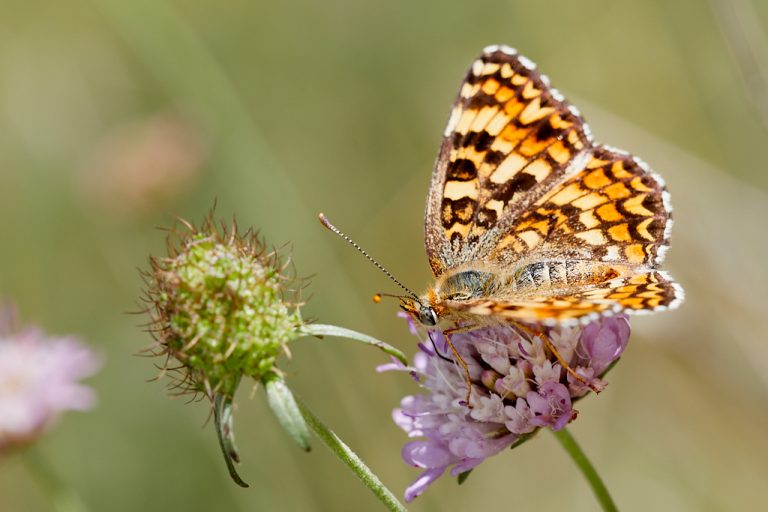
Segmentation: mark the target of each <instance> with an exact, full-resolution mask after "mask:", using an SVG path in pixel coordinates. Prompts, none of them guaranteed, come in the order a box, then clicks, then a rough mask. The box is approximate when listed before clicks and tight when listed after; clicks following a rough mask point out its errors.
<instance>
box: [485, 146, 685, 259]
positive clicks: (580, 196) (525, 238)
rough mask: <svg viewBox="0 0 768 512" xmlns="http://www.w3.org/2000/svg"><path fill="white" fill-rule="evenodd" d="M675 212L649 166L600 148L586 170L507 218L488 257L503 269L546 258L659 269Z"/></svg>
mask: <svg viewBox="0 0 768 512" xmlns="http://www.w3.org/2000/svg"><path fill="white" fill-rule="evenodd" d="M671 210H672V208H671V205H670V201H669V193H668V192H667V191H666V189H665V186H664V182H663V181H662V179H661V178H660V177H659V176H658V175H656V174H654V173H652V172H651V171H650V169H649V168H648V166H647V165H646V164H645V163H644V162H642V161H640V160H638V159H637V158H635V157H633V156H632V155H629V154H627V153H625V152H623V151H620V150H616V149H611V148H607V147H604V146H597V147H595V148H594V149H593V150H592V151H591V152H590V159H589V161H588V162H587V163H586V165H585V166H584V168H583V169H581V170H580V171H578V172H576V173H575V174H573V175H572V176H570V177H566V179H565V180H564V181H562V182H560V183H558V184H557V185H556V186H554V187H552V188H551V189H550V190H549V191H547V192H546V193H545V194H544V195H543V196H542V197H540V198H538V199H537V200H536V201H535V202H534V203H533V204H532V205H531V207H530V208H529V209H528V210H526V211H525V212H523V213H522V214H520V215H519V216H517V217H514V218H506V219H504V220H503V222H502V224H503V225H501V226H500V231H501V232H502V233H503V236H502V238H500V239H499V240H498V243H497V244H496V245H495V246H494V248H493V249H492V250H491V251H490V253H489V254H488V255H487V257H486V259H487V260H488V261H490V262H492V263H494V264H495V265H497V266H501V267H504V266H506V265H508V264H509V263H510V262H513V261H518V260H520V259H521V258H525V257H529V255H530V254H547V255H555V256H559V257H563V258H571V259H582V260H590V261H603V262H616V263H621V264H624V265H629V266H631V267H641V268H654V267H656V266H658V265H659V264H660V263H661V262H662V261H663V260H664V256H665V254H666V250H667V247H668V242H669V235H670V232H671V229H672V219H671Z"/></svg>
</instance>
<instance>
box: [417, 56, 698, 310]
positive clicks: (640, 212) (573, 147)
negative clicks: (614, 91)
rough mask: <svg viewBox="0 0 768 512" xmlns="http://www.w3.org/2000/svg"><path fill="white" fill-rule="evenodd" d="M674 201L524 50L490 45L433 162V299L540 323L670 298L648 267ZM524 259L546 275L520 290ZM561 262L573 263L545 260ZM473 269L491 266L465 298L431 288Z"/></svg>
mask: <svg viewBox="0 0 768 512" xmlns="http://www.w3.org/2000/svg"><path fill="white" fill-rule="evenodd" d="M670 214H671V206H670V204H669V194H668V193H667V191H666V190H665V188H664V183H663V181H662V180H661V178H660V177H659V176H657V175H655V174H654V173H652V172H651V171H650V170H649V169H648V166H647V165H646V164H644V163H643V162H642V161H640V160H638V159H636V158H634V157H632V156H631V155H629V154H627V153H626V152H623V151H621V150H616V149H613V148H609V147H606V146H601V145H595V144H593V142H592V139H591V135H590V132H589V128H588V127H587V125H586V123H585V122H584V121H583V120H582V118H581V116H580V115H579V113H578V111H577V110H576V109H575V108H574V107H573V106H570V105H569V104H568V103H567V102H566V100H565V99H564V98H563V96H562V95H561V94H560V93H559V92H558V91H556V90H555V89H553V88H551V87H550V86H549V80H548V79H547V78H546V77H545V76H544V75H541V74H540V73H538V72H537V71H536V70H535V65H534V64H533V63H532V62H531V61H529V60H528V59H526V58H525V57H523V56H520V55H518V54H517V52H515V51H514V50H512V49H510V48H507V47H498V46H494V47H488V48H486V49H485V51H484V52H483V54H482V56H481V57H480V58H479V59H477V60H476V61H475V62H474V63H473V64H472V66H471V68H470V70H469V72H468V73H467V76H466V78H465V79H464V82H463V83H462V85H461V89H460V91H459V95H458V97H457V99H456V101H455V103H454V105H453V108H452V110H451V115H450V118H449V121H448V125H447V127H446V130H445V133H444V138H443V142H442V146H441V148H440V153H439V155H438V158H437V162H436V164H435V169H434V171H433V174H432V185H431V188H430V192H429V197H428V200H427V211H426V219H425V231H426V246H427V253H428V256H429V262H430V265H431V267H432V270H433V273H434V274H435V276H436V277H437V278H438V286H437V287H436V289H435V292H434V293H433V295H432V296H433V297H436V299H433V302H435V301H436V302H435V305H438V304H437V303H439V306H440V310H441V311H444V312H446V314H447V315H448V316H451V315H454V316H455V317H456V318H458V317H461V318H465V316H466V315H467V314H471V315H486V316H490V315H492V316H496V317H499V318H505V319H509V320H518V321H527V322H543V323H557V322H560V323H571V322H573V321H577V320H580V321H582V322H584V321H588V320H589V319H592V318H595V317H596V316H598V315H601V314H612V313H615V312H618V311H627V312H647V311H654V310H660V309H665V308H672V307H675V306H677V304H679V303H680V301H681V300H682V296H683V295H682V293H683V292H682V289H681V288H680V286H679V285H678V284H676V283H675V282H674V281H673V280H672V279H671V278H670V277H669V276H668V275H667V274H666V273H664V272H661V271H656V270H654V268H656V267H657V266H658V265H659V264H660V263H661V262H662V261H663V259H664V253H665V251H666V249H667V244H668V239H669V233H670V229H671V226H672V221H671V217H670ZM531 265H533V266H531ZM534 267H535V268H536V269H537V272H535V273H531V274H530V276H531V278H533V277H536V278H537V283H536V284H537V286H538V285H539V284H543V285H542V286H541V287H540V288H538V287H537V288H534V289H533V290H531V288H530V286H528V287H527V288H525V292H524V293H523V292H521V290H522V288H520V286H519V284H520V283H521V281H520V279H519V278H520V276H523V277H524V276H526V275H527V274H525V272H526V270H525V269H526V268H531V269H533V268H534ZM571 267H573V268H576V269H579V272H578V273H577V274H574V275H573V276H569V274H568V273H567V272H566V273H561V274H558V275H557V276H555V274H554V273H553V272H554V271H555V270H558V269H568V268H571ZM472 269H476V270H478V271H480V270H481V271H482V272H483V273H484V274H482V275H485V276H487V275H488V273H489V272H490V273H491V274H492V275H494V276H498V279H496V278H494V279H488V278H487V277H483V282H484V283H488V285H487V289H482V290H480V291H479V292H478V291H477V290H472V292H471V293H465V294H461V295H462V299H461V300H456V299H455V297H454V296H445V297H441V296H440V289H439V283H441V282H442V283H454V284H455V283H463V282H470V281H471V279H469V278H466V279H465V278H451V276H454V275H456V274H457V273H461V272H465V271H467V270H472ZM521 269H522V270H521ZM585 269H586V271H585ZM467 275H469V274H467ZM569 277H574V278H576V277H577V278H578V279H573V280H569ZM505 283H515V284H514V285H512V284H510V285H509V286H508V285H507V284H505Z"/></svg>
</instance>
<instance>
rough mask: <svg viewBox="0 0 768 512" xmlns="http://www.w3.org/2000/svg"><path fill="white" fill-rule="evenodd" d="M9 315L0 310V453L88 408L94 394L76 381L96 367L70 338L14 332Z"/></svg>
mask: <svg viewBox="0 0 768 512" xmlns="http://www.w3.org/2000/svg"><path fill="white" fill-rule="evenodd" d="M11 311H12V310H11V308H10V307H5V308H3V307H2V306H0V452H3V451H4V450H6V449H7V448H9V447H12V446H19V445H24V444H27V443H29V442H32V441H34V440H35V439H36V438H37V437H39V436H40V435H41V434H42V433H43V432H44V431H45V429H46V428H47V427H49V426H50V425H52V424H53V423H54V422H55V421H56V419H57V418H58V416H59V415H60V414H61V413H62V412H64V411H67V410H79V411H84V410H87V409H90V408H91V407H93V405H94V403H95V400H96V396H95V393H94V392H93V390H92V389H90V388H88V387H86V386H83V385H82V384H80V383H79V382H78V381H79V380H80V379H82V378H85V377H88V376H90V375H93V374H94V373H96V371H98V369H99V368H100V366H101V360H100V358H99V357H97V356H96V355H95V354H94V353H93V352H92V351H91V349H89V348H88V347H86V346H85V345H83V344H82V343H81V342H80V341H78V340H77V339H75V338H73V337H50V336H47V335H46V334H45V333H44V332H42V331H41V330H40V329H37V328H35V327H26V328H24V329H20V330H14V329H13V325H12V320H13V314H12V312H11Z"/></svg>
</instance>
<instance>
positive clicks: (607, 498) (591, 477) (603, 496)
mask: <svg viewBox="0 0 768 512" xmlns="http://www.w3.org/2000/svg"><path fill="white" fill-rule="evenodd" d="M553 434H554V435H555V437H556V438H557V440H558V441H560V444H561V445H562V446H563V448H564V449H565V451H566V452H568V455H570V456H571V458H572V459H573V462H574V463H575V464H576V466H578V468H579V470H581V473H582V474H583V475H584V478H586V479H587V482H589V486H590V487H591V488H592V492H594V493H595V497H596V498H597V501H598V502H599V503H600V506H601V507H602V509H603V510H605V511H606V512H618V510H619V509H618V508H617V507H616V503H614V501H613V498H611V495H610V493H609V492H608V488H606V487H605V484H604V483H603V479H602V478H600V475H598V474H597V470H595V466H593V465H592V463H591V462H589V459H588V458H587V456H586V454H585V453H584V452H583V451H582V449H581V447H580V446H579V443H577V442H576V439H574V438H573V436H572V435H571V433H570V432H568V430H567V429H565V428H564V429H562V430H558V431H557V432H553Z"/></svg>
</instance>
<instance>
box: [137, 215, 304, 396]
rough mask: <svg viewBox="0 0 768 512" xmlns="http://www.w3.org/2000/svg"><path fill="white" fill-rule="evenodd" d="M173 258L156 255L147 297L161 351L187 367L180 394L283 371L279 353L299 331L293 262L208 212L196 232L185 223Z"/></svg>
mask: <svg viewBox="0 0 768 512" xmlns="http://www.w3.org/2000/svg"><path fill="white" fill-rule="evenodd" d="M180 224H181V225H180V226H178V229H175V230H174V231H172V232H171V234H170V236H169V239H168V242H169V243H168V246H169V256H168V257H165V258H151V259H150V263H151V270H150V271H149V272H147V273H146V274H145V280H146V283H147V289H146V297H147V299H148V303H149V308H148V310H149V313H150V315H151V317H152V332H153V333H154V334H155V338H156V340H157V341H158V343H159V350H157V353H159V354H162V355H166V356H170V357H167V360H170V358H171V357H172V358H173V359H176V360H177V361H178V362H179V363H181V366H180V367H179V366H178V365H177V364H175V363H173V364H172V363H170V362H168V363H167V364H166V367H167V368H168V367H170V366H174V367H176V369H178V370H179V371H180V374H178V375H177V376H178V377H179V378H178V380H177V382H176V385H177V386H178V388H179V389H180V390H181V391H182V392H187V391H192V392H195V393H197V392H202V393H204V394H205V395H207V396H208V397H209V398H211V399H212V397H213V395H214V394H215V393H222V394H225V395H228V396H232V395H234V392H235V390H236V388H237V385H238V383H239V382H240V379H241V378H242V377H243V376H248V377H251V378H253V379H256V380H257V381H261V380H263V379H264V378H265V377H268V376H270V375H272V374H275V373H279V370H278V369H277V368H276V366H275V362H276V359H277V357H278V356H279V355H280V354H281V353H283V352H287V348H286V345H287V343H288V342H289V341H291V340H292V339H294V338H296V337H297V336H298V334H297V332H298V329H299V327H300V326H301V316H300V313H299V309H298V304H297V303H292V302H288V301H287V300H286V296H287V295H290V294H291V293H292V292H291V290H290V288H291V283H292V279H290V278H289V277H287V276H286V275H285V273H284V271H285V269H286V267H287V264H286V262H285V259H284V258H281V257H280V255H278V254H277V253H276V252H275V251H268V250H267V249H266V247H265V245H264V243H263V241H262V240H260V239H259V237H258V236H257V235H256V234H254V233H253V232H250V231H249V232H247V233H245V234H243V235H240V234H239V233H238V232H237V226H236V225H235V224H234V223H233V225H232V227H231V228H230V229H227V228H225V227H217V226H216V224H215V223H214V222H213V220H212V217H211V216H210V215H209V216H208V217H207V218H206V220H205V221H204V222H203V224H202V226H201V227H200V228H199V229H198V228H195V227H193V226H191V225H190V224H187V223H184V222H181V223H180Z"/></svg>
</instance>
